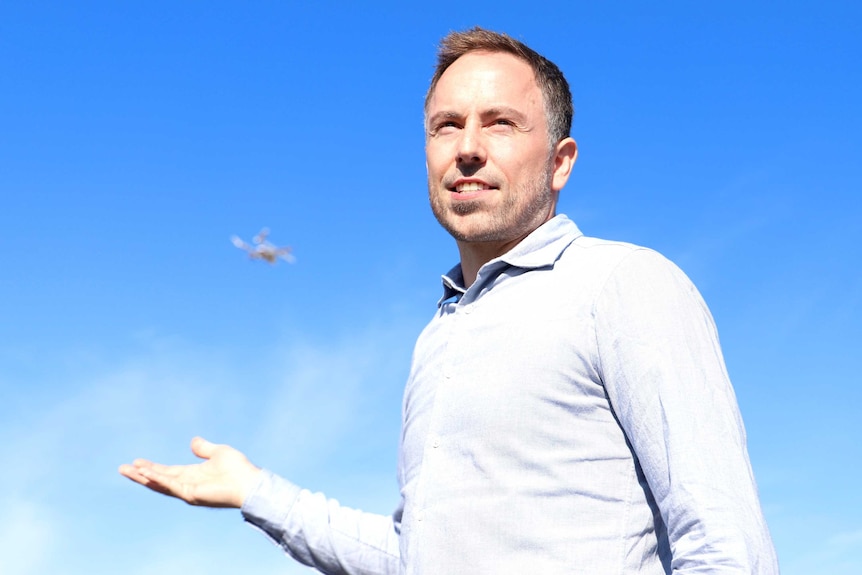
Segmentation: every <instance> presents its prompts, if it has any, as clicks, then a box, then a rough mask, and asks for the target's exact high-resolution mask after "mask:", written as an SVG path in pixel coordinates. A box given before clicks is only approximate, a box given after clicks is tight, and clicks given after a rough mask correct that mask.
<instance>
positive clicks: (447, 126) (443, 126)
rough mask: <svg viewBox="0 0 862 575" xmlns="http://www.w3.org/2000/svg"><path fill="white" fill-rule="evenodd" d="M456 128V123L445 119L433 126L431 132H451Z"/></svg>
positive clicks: (441, 133) (444, 133) (440, 133)
mask: <svg viewBox="0 0 862 575" xmlns="http://www.w3.org/2000/svg"><path fill="white" fill-rule="evenodd" d="M457 129H458V124H456V123H455V122H453V121H451V120H446V121H445V122H440V123H439V124H437V125H436V126H434V130H433V133H434V134H437V135H446V134H451V133H452V132H454V131H455V130H457Z"/></svg>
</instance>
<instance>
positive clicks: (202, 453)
mask: <svg viewBox="0 0 862 575" xmlns="http://www.w3.org/2000/svg"><path fill="white" fill-rule="evenodd" d="M216 447H217V446H216V444H215V443H210V442H209V441H207V440H206V439H204V438H203V437H195V438H194V439H192V453H194V454H195V455H197V456H198V457H200V458H201V459H209V458H210V457H212V456H213V453H214V452H215V448H216Z"/></svg>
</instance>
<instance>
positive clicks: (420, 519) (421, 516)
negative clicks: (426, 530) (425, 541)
mask: <svg viewBox="0 0 862 575" xmlns="http://www.w3.org/2000/svg"><path fill="white" fill-rule="evenodd" d="M424 518H425V516H424V515H423V514H422V512H421V511H420V512H419V513H417V514H416V521H422V520H423V519H424Z"/></svg>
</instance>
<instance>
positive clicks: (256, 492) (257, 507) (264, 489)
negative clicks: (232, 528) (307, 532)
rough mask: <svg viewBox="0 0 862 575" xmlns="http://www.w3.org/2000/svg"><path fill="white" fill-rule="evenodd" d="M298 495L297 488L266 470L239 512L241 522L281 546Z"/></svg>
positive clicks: (262, 471) (259, 476)
mask: <svg viewBox="0 0 862 575" xmlns="http://www.w3.org/2000/svg"><path fill="white" fill-rule="evenodd" d="M299 492H300V488H299V486H297V485H294V484H293V483H291V482H290V481H288V480H287V479H284V478H282V477H279V476H278V475H276V474H274V473H272V472H271V471H269V470H268V469H262V470H261V472H260V474H259V475H258V480H257V484H255V486H254V487H253V488H252V490H251V492H250V493H249V495H248V497H246V498H245V501H244V502H243V504H242V507H241V508H240V511H241V512H242V516H243V519H245V520H246V521H247V522H248V523H250V524H251V525H253V526H254V527H257V528H258V529H260V530H261V531H263V532H264V533H265V534H266V535H267V536H269V537H270V538H271V539H272V540H273V541H275V542H276V543H277V544H280V543H281V541H282V539H283V537H284V525H285V523H286V521H287V517H288V515H290V511H291V510H292V509H293V505H294V504H295V503H296V500H297V498H298V497H299Z"/></svg>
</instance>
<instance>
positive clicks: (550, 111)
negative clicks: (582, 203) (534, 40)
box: [425, 27, 574, 146]
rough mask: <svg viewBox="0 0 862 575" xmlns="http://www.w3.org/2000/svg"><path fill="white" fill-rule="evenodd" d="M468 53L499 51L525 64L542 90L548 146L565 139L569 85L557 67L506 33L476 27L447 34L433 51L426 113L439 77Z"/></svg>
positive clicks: (569, 122) (570, 107) (569, 123)
mask: <svg viewBox="0 0 862 575" xmlns="http://www.w3.org/2000/svg"><path fill="white" fill-rule="evenodd" d="M469 52H492V53H493V52H502V53H505V54H511V55H513V56H515V57H517V58H519V59H521V60H523V61H524V62H526V63H527V64H529V66H530V68H532V70H533V74H534V75H535V80H536V84H538V86H539V89H540V90H541V91H542V99H543V103H544V107H545V115H546V117H547V122H548V135H549V137H550V143H551V145H552V146H553V145H554V144H556V143H557V142H559V141H560V140H562V139H563V138H566V137H568V136H569V134H570V132H571V130H572V117H573V115H574V107H573V105H572V93H571V91H570V90H569V83H568V82H567V81H566V78H565V77H564V76H563V73H562V72H561V71H560V69H559V68H558V67H557V65H556V64H554V63H553V62H551V61H550V60H548V59H547V58H545V57H544V56H542V55H541V54H539V53H538V52H536V51H535V50H533V49H532V48H530V47H529V46H527V45H526V44H524V43H523V42H519V41H518V40H515V39H514V38H511V37H509V36H507V35H506V34H502V33H499V32H492V31H490V30H484V29H482V28H479V27H475V28H472V29H471V30H467V31H465V32H450V33H449V34H447V35H446V36H445V37H444V38H443V39H442V40H441V41H440V45H439V47H438V50H437V67H436V68H435V70H434V76H433V77H432V78H431V85H430V87H429V88H428V93H427V94H426V95H425V113H426V114H427V113H428V102H429V100H430V99H431V96H432V94H433V93H434V90H435V89H436V88H437V83H438V82H439V81H440V76H442V75H443V72H445V71H446V69H447V68H449V66H451V65H452V64H453V63H454V62H455V60H457V59H458V58H460V57H461V56H463V55H465V54H467V53H469Z"/></svg>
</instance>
